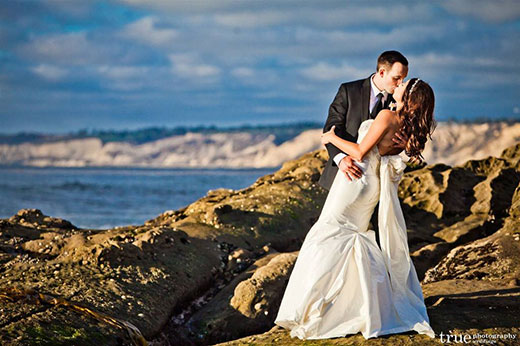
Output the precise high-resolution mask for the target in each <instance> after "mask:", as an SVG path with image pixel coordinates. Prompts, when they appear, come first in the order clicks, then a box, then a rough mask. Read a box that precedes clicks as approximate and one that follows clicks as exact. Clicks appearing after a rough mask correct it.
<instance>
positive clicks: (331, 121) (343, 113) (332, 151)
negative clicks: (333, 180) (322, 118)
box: [323, 83, 348, 166]
mask: <svg viewBox="0 0 520 346" xmlns="http://www.w3.org/2000/svg"><path fill="white" fill-rule="evenodd" d="M347 111H348V97H347V86H346V83H343V84H341V85H340V86H339V89H338V92H337V94H336V97H334V100H333V101H332V103H331V104H330V107H329V115H328V117H327V121H326V122H325V127H324V128H323V132H327V131H329V130H330V128H331V127H332V126H333V125H336V129H335V133H336V135H338V136H339V137H341V138H345V137H346V134H347V133H346V129H345V123H346V117H347ZM325 147H326V148H327V151H328V153H329V157H330V158H331V159H333V160H332V162H333V163H332V164H333V165H334V166H337V163H338V162H339V160H338V162H336V160H334V158H335V157H336V155H338V154H342V156H340V157H339V158H340V159H342V158H343V155H346V154H345V153H343V152H342V151H341V150H340V149H338V148H337V147H335V146H334V145H333V144H331V143H327V144H325Z"/></svg>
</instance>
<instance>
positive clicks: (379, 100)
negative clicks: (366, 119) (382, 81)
mask: <svg viewBox="0 0 520 346" xmlns="http://www.w3.org/2000/svg"><path fill="white" fill-rule="evenodd" d="M376 98H377V101H376V104H375V105H374V108H372V112H370V118H371V119H374V118H375V117H376V115H377V113H379V111H380V110H381V109H383V101H382V99H383V93H379V94H377V96H376Z"/></svg>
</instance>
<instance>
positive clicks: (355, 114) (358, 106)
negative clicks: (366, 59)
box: [318, 50, 408, 234]
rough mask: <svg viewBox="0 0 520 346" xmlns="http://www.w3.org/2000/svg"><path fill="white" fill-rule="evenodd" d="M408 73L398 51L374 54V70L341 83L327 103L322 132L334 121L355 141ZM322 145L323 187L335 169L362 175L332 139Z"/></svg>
mask: <svg viewBox="0 0 520 346" xmlns="http://www.w3.org/2000/svg"><path fill="white" fill-rule="evenodd" d="M407 74H408V60H407V59H406V58H405V57H404V56H403V55H402V54H401V53H399V52H398V51H394V50H391V51H386V52H383V53H381V55H380V56H379V57H378V58H377V70H376V72H375V73H373V74H372V75H370V77H368V78H366V79H361V80H357V81H353V82H347V83H343V84H341V85H340V87H339V90H338V93H337V94H336V97H335V98H334V100H333V101H332V103H331V105H330V107H329V116H328V117H327V121H326V122H325V127H324V128H323V132H327V131H329V130H330V128H331V127H332V126H333V125H336V130H335V132H336V134H337V135H338V136H339V137H341V138H343V139H346V140H348V141H351V142H356V141H357V136H358V129H359V125H360V124H361V123H362V122H363V121H365V120H367V119H373V118H375V117H376V115H377V114H378V113H379V111H380V110H381V109H387V108H388V106H389V104H390V102H393V101H394V99H393V98H392V94H393V92H394V89H395V88H396V87H397V86H398V85H399V84H400V83H402V82H403V80H404V78H405V77H406V75H407ZM392 140H393V141H394V148H400V149H404V148H405V146H406V142H407V140H408V138H407V137H406V135H405V134H403V133H401V134H396V135H395V136H394V138H393V139H392ZM325 146H326V148H327V151H328V153H329V160H328V161H327V164H326V165H325V168H324V170H323V173H322V174H321V177H320V180H319V181H318V183H319V184H320V185H321V186H322V187H323V188H325V189H327V190H330V187H331V185H332V182H333V181H334V178H335V176H336V173H337V172H338V169H339V170H340V171H341V172H342V173H343V175H344V176H345V179H348V180H353V179H358V178H360V177H361V175H362V173H363V172H362V171H361V169H360V168H359V167H358V166H356V164H355V160H354V159H352V158H351V157H350V156H348V155H347V154H345V153H344V152H342V151H341V150H340V149H338V148H336V147H335V146H334V145H333V144H331V143H328V144H326V145H325ZM374 215H376V212H374ZM372 225H373V226H374V227H377V222H376V224H374V217H372ZM377 233H378V232H376V234H377Z"/></svg>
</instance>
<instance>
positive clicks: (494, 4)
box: [442, 0, 520, 23]
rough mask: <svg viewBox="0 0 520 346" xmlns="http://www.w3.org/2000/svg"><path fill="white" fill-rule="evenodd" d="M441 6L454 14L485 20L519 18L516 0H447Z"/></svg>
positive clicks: (498, 20)
mask: <svg viewBox="0 0 520 346" xmlns="http://www.w3.org/2000/svg"><path fill="white" fill-rule="evenodd" d="M442 6H443V7H444V8H445V9H446V10H447V11H449V12H452V13H454V14H457V15H461V16H469V17H473V18H477V19H481V20H484V21H486V22H494V23H500V22H505V21H509V20H515V19H518V18H520V2H519V1H518V0H447V1H444V2H443V3H442Z"/></svg>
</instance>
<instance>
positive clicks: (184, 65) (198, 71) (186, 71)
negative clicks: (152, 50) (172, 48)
mask: <svg viewBox="0 0 520 346" xmlns="http://www.w3.org/2000/svg"><path fill="white" fill-rule="evenodd" d="M169 59H170V62H171V64H172V72H173V73H174V74H175V75H177V76H180V77H185V78H204V77H216V76H218V75H219V74H220V69H219V68H218V67H216V66H213V65H209V64H204V63H201V62H200V61H199V59H198V58H196V57H195V56H194V55H191V54H170V55H169Z"/></svg>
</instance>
